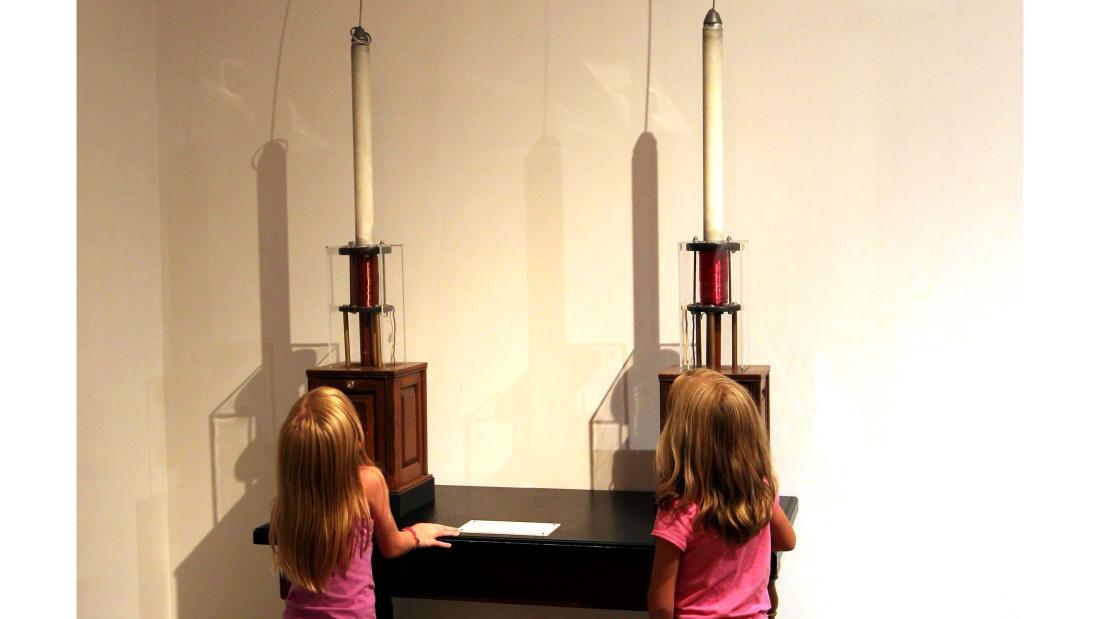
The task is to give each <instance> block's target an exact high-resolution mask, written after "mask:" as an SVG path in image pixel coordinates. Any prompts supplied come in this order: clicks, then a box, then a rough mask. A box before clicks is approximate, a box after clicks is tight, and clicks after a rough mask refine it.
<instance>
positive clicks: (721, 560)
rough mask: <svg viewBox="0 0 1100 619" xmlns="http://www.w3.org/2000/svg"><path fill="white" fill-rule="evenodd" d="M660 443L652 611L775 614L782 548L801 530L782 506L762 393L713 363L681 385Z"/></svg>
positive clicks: (689, 615)
mask: <svg viewBox="0 0 1100 619" xmlns="http://www.w3.org/2000/svg"><path fill="white" fill-rule="evenodd" d="M668 411H669V413H668V418H667V421H666V422H665V427H664V429H663V430H662V431H661V437H660V439H659V440H658V442H657V500H658V504H659V507H658V511H657V518H656V520H655V522H654V524H653V536H654V537H656V538H657V541H656V550H655V553H654V557H653V574H652V577H651V580H650V584H649V615H650V617H654V618H658V617H662V618H663V617H668V618H671V617H679V618H683V619H717V618H719V617H721V618H738V619H742V618H752V619H760V618H763V617H766V616H767V614H768V611H769V610H770V609H771V602H770V600H769V598H768V577H769V570H770V567H771V561H770V559H771V552H772V550H791V549H793V548H794V544H795V535H794V529H793V528H792V527H791V523H790V521H789V520H788V519H787V516H786V514H784V513H783V510H782V509H780V508H779V492H778V488H777V486H776V484H775V475H774V473H773V472H772V464H771V455H770V453H769V450H768V437H767V433H766V432H765V430H764V423H763V420H762V419H761V418H760V413H759V411H757V409H756V404H755V403H754V402H753V400H752V396H750V395H749V392H748V391H746V390H745V389H744V387H742V386H740V385H738V384H737V383H735V382H733V381H732V380H730V379H729V378H727V377H725V376H723V375H721V374H719V373H717V372H714V371H712V370H690V371H688V372H685V373H684V374H682V375H681V376H680V377H679V378H677V379H676V381H675V382H673V384H672V387H671V388H670V390H669V393H668Z"/></svg>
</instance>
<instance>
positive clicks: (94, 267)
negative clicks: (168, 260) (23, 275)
mask: <svg viewBox="0 0 1100 619" xmlns="http://www.w3.org/2000/svg"><path fill="white" fill-rule="evenodd" d="M78 18H79V27H78V32H77V40H78V67H79V78H78V85H77V95H78V102H79V105H78V113H77V123H78V134H77V147H78V153H77V154H78V165H77V176H78V201H79V207H78V208H79V210H78V215H77V242H78V249H77V251H78V253H77V256H78V261H79V265H78V271H77V272H78V279H77V298H78V306H77V330H78V339H77V394H78V414H77V432H78V447H77V465H78V481H77V506H78V510H79V511H78V513H79V518H78V524H77V561H78V580H77V592H78V612H79V614H80V616H81V617H141V618H143V619H144V618H148V617H165V616H166V615H167V613H168V612H169V608H170V597H169V587H170V571H169V565H168V553H167V551H168V514H167V510H166V497H167V487H166V482H165V465H164V456H165V452H164V449H165V441H164V395H163V389H164V385H163V374H164V349H163V323H162V318H161V264H160V263H161V241H160V201H159V198H158V195H159V187H158V180H157V113H156V109H157V107H156V53H155V52H156V30H155V24H156V3H155V2H153V1H152V0H110V1H108V2H97V3H95V4H92V3H89V2H81V3H80V6H79V10H78Z"/></svg>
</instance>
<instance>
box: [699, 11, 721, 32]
mask: <svg viewBox="0 0 1100 619" xmlns="http://www.w3.org/2000/svg"><path fill="white" fill-rule="evenodd" d="M703 27H704V28H721V27H722V16H721V15H719V14H718V11H715V10H714V9H711V10H709V11H707V17H706V19H704V20H703Z"/></svg>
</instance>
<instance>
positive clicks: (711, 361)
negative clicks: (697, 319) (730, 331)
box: [707, 313, 722, 372]
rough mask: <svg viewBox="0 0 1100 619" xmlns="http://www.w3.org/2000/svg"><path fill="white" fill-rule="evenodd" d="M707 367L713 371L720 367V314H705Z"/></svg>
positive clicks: (718, 369)
mask: <svg viewBox="0 0 1100 619" xmlns="http://www.w3.org/2000/svg"><path fill="white" fill-rule="evenodd" d="M707 367H709V368H710V369H712V370H714V371H715V372H718V371H721V367H722V315H721V314H711V313H708V314H707Z"/></svg>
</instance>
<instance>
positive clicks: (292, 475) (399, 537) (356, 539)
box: [271, 387, 458, 619]
mask: <svg viewBox="0 0 1100 619" xmlns="http://www.w3.org/2000/svg"><path fill="white" fill-rule="evenodd" d="M363 444H364V440H363V428H362V426H361V425H360V424H359V416H358V415H357V414H356V411H355V407H354V406H353V405H352V403H351V401H349V400H348V398H347V396H345V395H344V394H343V393H341V392H340V391H337V390H336V389H332V388H330V387H319V388H317V389H314V390H313V391H310V392H309V393H307V394H305V395H303V396H302V397H301V398H299V399H298V401H297V402H295V403H294V406H293V407H291V409H290V414H288V415H287V418H286V421H284V422H283V425H282V428H280V430H279V439H278V446H277V449H278V456H277V458H278V459H277V462H276V469H277V473H276V477H277V479H278V490H277V494H276V496H275V502H274V504H273V505H272V508H271V544H272V546H271V547H272V550H273V551H274V555H275V566H276V567H277V568H278V569H279V571H280V572H282V574H283V575H284V576H285V577H286V578H287V579H288V580H290V583H291V585H290V591H289V593H288V594H287V598H286V610H285V611H284V613H283V617H284V619H373V618H374V616H375V610H374V576H373V574H372V573H371V554H372V548H373V545H374V544H373V542H374V541H377V543H378V550H379V551H380V552H381V553H382V555H383V556H385V557H387V558H392V557H397V556H400V555H403V554H405V553H407V552H409V551H410V550H412V549H414V548H419V547H421V546H439V547H442V548H450V546H451V545H450V544H448V543H447V542H444V541H441V540H440V539H438V538H440V537H447V536H455V535H458V529H455V528H452V527H446V526H442V525H438V524H429V523H421V524H416V525H413V526H411V527H408V528H406V529H402V530H400V531H398V529H397V525H396V524H395V523H394V520H393V514H392V513H390V507H389V491H388V490H387V488H386V480H385V478H384V477H383V476H382V473H381V471H379V470H378V468H376V467H375V466H374V465H373V463H372V462H371V460H370V457H369V456H368V455H367V453H366V451H365V450H364V449H363Z"/></svg>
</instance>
